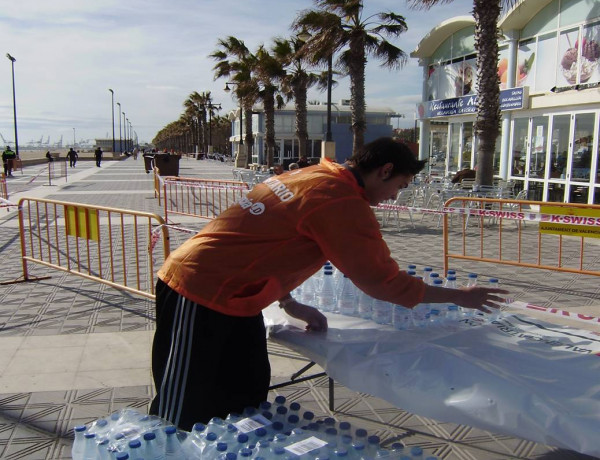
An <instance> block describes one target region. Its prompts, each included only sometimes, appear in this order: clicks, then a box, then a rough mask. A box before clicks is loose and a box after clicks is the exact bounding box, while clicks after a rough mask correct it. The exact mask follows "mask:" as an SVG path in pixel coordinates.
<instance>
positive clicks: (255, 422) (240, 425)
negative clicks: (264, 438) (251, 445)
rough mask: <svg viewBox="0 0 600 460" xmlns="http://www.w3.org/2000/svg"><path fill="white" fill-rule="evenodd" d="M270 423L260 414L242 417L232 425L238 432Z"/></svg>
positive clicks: (255, 428) (245, 431) (251, 429)
mask: <svg viewBox="0 0 600 460" xmlns="http://www.w3.org/2000/svg"><path fill="white" fill-rule="evenodd" d="M270 424H271V421H270V420H269V419H267V418H266V417H263V416H262V415H260V414H257V415H253V416H252V417H248V418H244V419H242V420H240V421H238V422H236V423H234V424H233V425H234V426H235V427H236V428H237V429H238V431H239V432H240V433H250V432H252V431H254V430H258V429H259V428H264V427H265V426H268V425H270Z"/></svg>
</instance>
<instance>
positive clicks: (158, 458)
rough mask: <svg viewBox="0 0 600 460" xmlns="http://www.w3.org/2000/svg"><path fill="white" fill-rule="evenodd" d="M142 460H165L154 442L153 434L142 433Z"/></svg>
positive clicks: (154, 436)
mask: <svg viewBox="0 0 600 460" xmlns="http://www.w3.org/2000/svg"><path fill="white" fill-rule="evenodd" d="M143 437H144V460H165V455H164V453H163V450H162V449H161V448H160V447H159V445H158V443H157V441H156V434H154V433H153V432H149V433H144V436H143Z"/></svg>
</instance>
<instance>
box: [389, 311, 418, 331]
mask: <svg viewBox="0 0 600 460" xmlns="http://www.w3.org/2000/svg"><path fill="white" fill-rule="evenodd" d="M392 324H393V326H394V329H397V330H399V331H400V330H405V329H410V328H412V327H413V318H412V310H411V309H410V308H406V307H404V306H402V305H394V306H393V312H392Z"/></svg>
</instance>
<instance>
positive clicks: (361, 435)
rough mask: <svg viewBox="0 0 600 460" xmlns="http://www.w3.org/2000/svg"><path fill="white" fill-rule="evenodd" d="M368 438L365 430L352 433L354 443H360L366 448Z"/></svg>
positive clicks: (361, 429)
mask: <svg viewBox="0 0 600 460" xmlns="http://www.w3.org/2000/svg"><path fill="white" fill-rule="evenodd" d="M368 436H369V433H368V432H367V430H365V429H364V428H358V429H357V430H356V431H355V433H354V440H355V441H356V442H361V443H363V444H364V445H365V446H366V445H367V438H368Z"/></svg>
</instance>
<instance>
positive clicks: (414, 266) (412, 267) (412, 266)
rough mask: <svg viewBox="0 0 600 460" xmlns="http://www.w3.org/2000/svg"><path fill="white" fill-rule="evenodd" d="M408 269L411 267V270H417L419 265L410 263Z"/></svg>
mask: <svg viewBox="0 0 600 460" xmlns="http://www.w3.org/2000/svg"><path fill="white" fill-rule="evenodd" d="M408 269H409V270H416V269H417V266H416V265H413V264H410V265H409V266H408Z"/></svg>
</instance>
